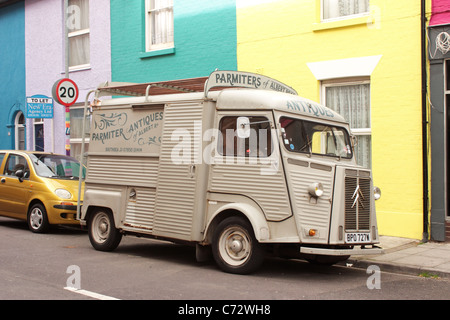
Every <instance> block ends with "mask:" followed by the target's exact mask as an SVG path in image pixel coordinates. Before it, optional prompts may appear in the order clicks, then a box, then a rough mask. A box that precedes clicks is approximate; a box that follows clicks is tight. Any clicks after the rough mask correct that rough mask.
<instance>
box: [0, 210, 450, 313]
mask: <svg viewBox="0 0 450 320" xmlns="http://www.w3.org/2000/svg"><path fill="white" fill-rule="evenodd" d="M69 288H72V289H71V290H68V289H69ZM113 298H114V299H121V300H171V301H176V303H175V306H173V305H172V307H173V308H178V306H179V305H183V306H184V305H185V302H186V301H188V303H189V302H190V301H197V304H198V303H201V302H202V301H205V300H220V301H221V303H225V302H226V301H244V300H260V301H263V302H264V303H266V304H268V305H269V306H270V303H271V301H274V300H405V299H406V300H436V299H437V300H440V299H445V300H448V299H449V298H450V281H449V279H446V278H440V279H434V278H423V277H418V276H411V275H401V274H394V273H387V272H383V271H382V270H381V271H379V269H377V266H376V264H374V265H373V266H372V268H371V269H369V270H367V269H358V268H354V267H346V266H333V267H317V266H314V265H311V264H309V263H307V262H304V261H300V260H283V259H275V258H269V259H267V261H266V263H265V264H264V266H263V267H262V269H261V270H260V271H258V272H257V273H255V274H252V275H247V276H241V275H232V274H227V273H224V272H222V271H220V270H219V269H218V268H217V267H216V265H215V263H214V262H213V261H211V262H206V263H198V262H196V260H195V249H194V248H193V247H189V246H186V245H178V244H172V243H168V242H160V241H154V240H148V239H139V238H134V237H124V238H123V240H122V243H121V244H120V245H119V247H118V248H117V249H116V251H114V252H99V251H96V250H94V249H93V248H92V246H91V245H90V243H89V239H88V235H87V232H86V231H82V230H79V229H73V228H57V229H55V230H52V231H51V232H50V233H48V234H34V233H32V232H30V231H29V230H28V229H27V225H26V223H25V222H21V221H16V220H12V219H8V218H3V217H0V299H1V300H19V299H20V300H93V299H113ZM152 305H153V306H154V307H158V303H156V305H155V303H153V304H152ZM172 312H176V310H175V311H174V310H172Z"/></svg>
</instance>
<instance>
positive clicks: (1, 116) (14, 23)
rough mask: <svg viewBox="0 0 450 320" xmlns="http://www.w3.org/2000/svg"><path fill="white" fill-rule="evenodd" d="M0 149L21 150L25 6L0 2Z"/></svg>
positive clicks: (23, 132)
mask: <svg viewBox="0 0 450 320" xmlns="http://www.w3.org/2000/svg"><path fill="white" fill-rule="evenodd" d="M0 97H1V98H0V149H25V148H26V145H25V136H26V135H25V114H26V110H25V106H26V103H25V101H26V96H25V4H24V1H5V0H0Z"/></svg>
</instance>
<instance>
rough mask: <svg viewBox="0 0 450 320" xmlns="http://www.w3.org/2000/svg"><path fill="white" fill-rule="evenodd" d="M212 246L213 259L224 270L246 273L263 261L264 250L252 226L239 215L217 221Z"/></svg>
mask: <svg viewBox="0 0 450 320" xmlns="http://www.w3.org/2000/svg"><path fill="white" fill-rule="evenodd" d="M212 248H213V256H214V260H215V261H216V263H217V265H218V266H219V267H220V268H221V269H222V270H223V271H225V272H229V273H237V274H248V273H251V272H253V271H255V270H256V269H258V268H259V267H260V266H261V264H262V263H263V261H264V250H263V248H262V246H261V244H260V243H259V242H258V240H256V238H255V236H254V233H253V229H252V226H251V225H250V223H249V222H248V221H246V220H245V219H243V218H241V217H229V218H227V219H225V220H223V221H222V222H220V223H219V225H218V226H217V228H216V231H215V233H214V237H213V244H212Z"/></svg>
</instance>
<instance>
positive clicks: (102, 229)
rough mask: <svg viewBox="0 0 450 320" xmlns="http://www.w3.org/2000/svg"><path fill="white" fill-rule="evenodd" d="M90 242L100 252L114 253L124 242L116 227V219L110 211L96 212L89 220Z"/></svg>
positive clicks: (101, 210)
mask: <svg viewBox="0 0 450 320" xmlns="http://www.w3.org/2000/svg"><path fill="white" fill-rule="evenodd" d="M88 233H89V241H90V242H91V244H92V246H93V247H94V248H95V249H96V250H99V251H112V250H114V249H116V248H117V246H118V245H119V243H120V241H121V240H122V234H121V233H120V231H119V229H117V228H116V227H115V225H114V218H113V216H112V213H111V212H110V211H109V210H104V209H100V210H96V211H94V212H93V213H92V214H91V215H90V218H89V220H88Z"/></svg>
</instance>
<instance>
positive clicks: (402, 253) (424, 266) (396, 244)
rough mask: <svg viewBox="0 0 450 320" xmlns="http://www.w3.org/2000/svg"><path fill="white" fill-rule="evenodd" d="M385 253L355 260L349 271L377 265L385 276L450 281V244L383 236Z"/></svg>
mask: <svg viewBox="0 0 450 320" xmlns="http://www.w3.org/2000/svg"><path fill="white" fill-rule="evenodd" d="M378 246H380V247H381V248H383V250H384V253H383V254H381V255H374V256H372V255H370V256H369V255H368V256H351V257H350V259H349V260H347V261H346V262H345V265H346V266H348V267H361V268H367V267H368V266H370V265H376V266H378V267H379V268H380V271H381V272H393V273H403V274H409V275H417V276H422V277H433V278H447V279H450V242H433V241H429V242H422V241H419V240H415V239H407V238H398V237H389V236H380V244H379V245H378Z"/></svg>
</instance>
